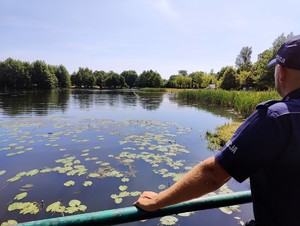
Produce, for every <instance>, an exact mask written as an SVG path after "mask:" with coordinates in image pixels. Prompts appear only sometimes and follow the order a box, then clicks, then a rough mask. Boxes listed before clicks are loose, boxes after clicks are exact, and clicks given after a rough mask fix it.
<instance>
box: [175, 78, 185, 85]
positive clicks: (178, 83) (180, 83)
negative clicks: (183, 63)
mask: <svg viewBox="0 0 300 226" xmlns="http://www.w3.org/2000/svg"><path fill="white" fill-rule="evenodd" d="M175 83H176V87H177V88H184V85H185V76H183V75H177V76H176V79H175Z"/></svg>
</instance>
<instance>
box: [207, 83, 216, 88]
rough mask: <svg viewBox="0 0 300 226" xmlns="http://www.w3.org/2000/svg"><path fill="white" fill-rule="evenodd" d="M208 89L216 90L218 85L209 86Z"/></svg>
mask: <svg viewBox="0 0 300 226" xmlns="http://www.w3.org/2000/svg"><path fill="white" fill-rule="evenodd" d="M207 89H216V84H209V85H208V86H207Z"/></svg>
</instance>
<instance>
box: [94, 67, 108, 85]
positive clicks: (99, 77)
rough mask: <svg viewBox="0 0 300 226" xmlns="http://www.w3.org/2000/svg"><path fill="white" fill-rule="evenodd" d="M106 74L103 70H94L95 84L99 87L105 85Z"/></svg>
mask: <svg viewBox="0 0 300 226" xmlns="http://www.w3.org/2000/svg"><path fill="white" fill-rule="evenodd" d="M106 76H107V75H106V73H105V71H94V77H95V84H96V85H97V86H99V88H100V89H102V87H103V86H104V85H105V79H106Z"/></svg>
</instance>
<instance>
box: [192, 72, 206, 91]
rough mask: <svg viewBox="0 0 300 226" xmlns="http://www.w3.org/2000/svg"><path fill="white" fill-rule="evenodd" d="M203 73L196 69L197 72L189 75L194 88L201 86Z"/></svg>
mask: <svg viewBox="0 0 300 226" xmlns="http://www.w3.org/2000/svg"><path fill="white" fill-rule="evenodd" d="M204 75H205V73H204V72H202V71H198V72H193V73H191V74H190V75H189V77H191V78H192V83H193V85H192V86H193V87H196V88H201V87H203V86H202V82H203V77H204Z"/></svg>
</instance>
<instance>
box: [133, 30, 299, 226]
mask: <svg viewBox="0 0 300 226" xmlns="http://www.w3.org/2000/svg"><path fill="white" fill-rule="evenodd" d="M268 66H275V73H274V77H275V87H276V90H277V91H278V93H279V94H280V95H281V96H282V97H283V99H282V100H281V101H268V102H265V103H261V104H259V105H258V106H257V107H256V111H255V112H254V113H253V114H252V115H251V116H250V117H249V118H248V119H246V120H245V122H244V123H243V124H242V125H241V126H240V127H239V128H238V129H237V131H236V132H235V134H234V135H233V137H232V138H231V139H230V141H229V142H228V143H227V144H226V145H225V146H224V147H223V148H222V150H221V151H220V152H218V153H217V154H216V156H214V157H210V158H208V159H206V160H204V161H203V162H201V163H199V164H198V165H196V166H195V167H194V168H193V169H192V170H191V171H190V172H189V173H187V174H186V175H185V176H184V177H183V178H182V179H181V180H179V181H178V182H176V183H175V184H174V185H173V186H171V187H170V188H168V189H166V190H164V191H162V192H160V193H159V194H157V193H155V192H149V191H145V192H143V193H142V194H141V196H140V197H139V198H138V200H137V201H136V202H135V203H134V205H135V206H137V207H139V208H142V209H144V210H146V211H155V210H157V209H160V208H162V207H165V206H169V205H173V204H176V203H179V202H182V201H187V200H190V199H193V198H197V197H200V196H202V195H204V194H207V193H209V192H211V191H214V190H216V189H218V188H219V187H221V186H222V185H223V184H224V183H226V182H227V181H228V180H229V179H230V178H231V177H233V178H234V179H235V180H237V181H238V182H243V181H244V180H246V179H247V178H248V177H250V186H251V193H252V200H253V211H254V217H255V221H254V220H252V221H251V222H248V223H247V225H260V226H298V225H300V223H299V219H298V218H299V217H298V214H299V210H300V188H299V186H298V183H299V181H300V35H298V36H294V37H293V38H291V39H289V40H287V41H286V42H285V43H283V44H282V46H281V47H280V48H279V50H278V52H277V55H276V58H275V59H273V60H272V61H271V62H270V63H269V64H268Z"/></svg>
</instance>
